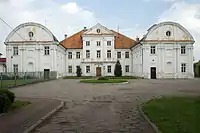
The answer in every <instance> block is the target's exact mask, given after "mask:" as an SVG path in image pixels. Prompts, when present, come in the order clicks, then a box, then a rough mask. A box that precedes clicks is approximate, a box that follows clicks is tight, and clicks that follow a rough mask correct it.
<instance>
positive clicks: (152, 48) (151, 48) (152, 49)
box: [150, 46, 156, 54]
mask: <svg viewBox="0 0 200 133" xmlns="http://www.w3.org/2000/svg"><path fill="white" fill-rule="evenodd" d="M150 53H151V54H156V46H151V47H150Z"/></svg>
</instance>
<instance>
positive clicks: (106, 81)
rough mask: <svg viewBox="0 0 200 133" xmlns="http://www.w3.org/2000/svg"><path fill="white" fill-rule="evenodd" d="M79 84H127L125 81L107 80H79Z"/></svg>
mask: <svg viewBox="0 0 200 133" xmlns="http://www.w3.org/2000/svg"><path fill="white" fill-rule="evenodd" d="M80 82H82V83H124V82H128V81H127V80H123V79H109V80H95V79H93V80H92V79H91V80H81V81H80Z"/></svg>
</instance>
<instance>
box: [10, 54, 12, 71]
mask: <svg viewBox="0 0 200 133" xmlns="http://www.w3.org/2000/svg"><path fill="white" fill-rule="evenodd" d="M10 58H11V70H10V72H12V59H13V56H11V57H10Z"/></svg>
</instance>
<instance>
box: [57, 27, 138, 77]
mask: <svg viewBox="0 0 200 133" xmlns="http://www.w3.org/2000/svg"><path fill="white" fill-rule="evenodd" d="M60 44H62V45H63V46H64V47H65V48H66V55H67V56H66V58H67V59H66V69H67V71H66V75H67V76H76V70H77V67H80V68H81V70H82V75H83V76H114V69H115V64H116V61H117V60H119V61H120V63H121V66H122V75H123V76H131V71H132V58H131V49H130V48H131V46H133V45H135V44H136V41H134V40H132V39H130V38H128V37H126V36H124V35H122V34H120V33H118V32H115V31H113V30H109V29H107V28H106V27H104V26H102V25H100V24H96V25H95V26H93V27H92V28H90V29H86V28H84V29H83V30H82V31H80V32H78V33H76V34H74V35H72V36H71V37H69V38H66V39H65V40H63V41H61V42H60Z"/></svg>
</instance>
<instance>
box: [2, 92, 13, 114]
mask: <svg viewBox="0 0 200 133" xmlns="http://www.w3.org/2000/svg"><path fill="white" fill-rule="evenodd" d="M11 105H12V103H11V102H10V99H9V98H8V96H7V95H6V94H5V93H1V94H0V113H5V112H7V111H8V110H9V108H10V107H11Z"/></svg>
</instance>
